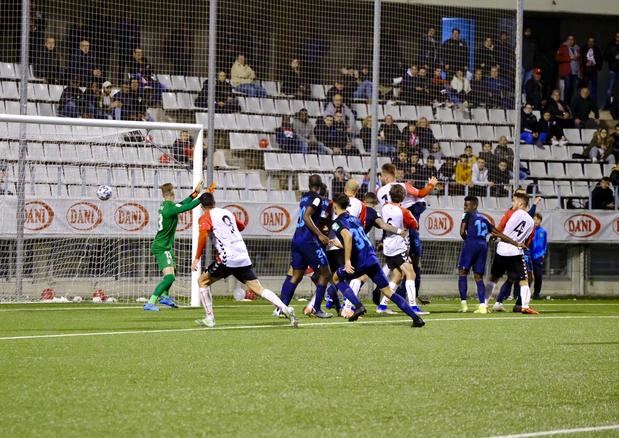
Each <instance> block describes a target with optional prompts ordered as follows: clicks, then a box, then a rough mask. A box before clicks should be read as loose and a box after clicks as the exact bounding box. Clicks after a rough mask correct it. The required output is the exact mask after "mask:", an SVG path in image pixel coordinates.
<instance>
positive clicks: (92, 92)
mask: <svg viewBox="0 0 619 438" xmlns="http://www.w3.org/2000/svg"><path fill="white" fill-rule="evenodd" d="M100 98H101V88H99V84H98V83H97V82H91V83H90V87H88V89H86V92H85V93H84V114H82V117H83V118H85V119H100V118H101V117H100V115H99V99H100Z"/></svg>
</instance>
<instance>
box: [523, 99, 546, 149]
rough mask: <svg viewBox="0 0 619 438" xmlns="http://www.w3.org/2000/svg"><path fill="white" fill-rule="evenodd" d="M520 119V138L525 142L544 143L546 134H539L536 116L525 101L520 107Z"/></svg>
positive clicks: (531, 107)
mask: <svg viewBox="0 0 619 438" xmlns="http://www.w3.org/2000/svg"><path fill="white" fill-rule="evenodd" d="M520 119H521V128H520V140H521V141H523V142H524V143H526V144H544V142H545V141H546V134H540V133H539V132H538V130H537V128H538V121H537V117H535V114H533V106H532V105H531V104H529V103H527V104H526V105H525V106H524V107H523V108H522V112H521V116H520Z"/></svg>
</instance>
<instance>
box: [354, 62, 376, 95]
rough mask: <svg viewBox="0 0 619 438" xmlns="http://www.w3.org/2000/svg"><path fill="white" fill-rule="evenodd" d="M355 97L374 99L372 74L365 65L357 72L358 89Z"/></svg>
mask: <svg viewBox="0 0 619 438" xmlns="http://www.w3.org/2000/svg"><path fill="white" fill-rule="evenodd" d="M353 97H354V98H355V99H365V100H370V99H372V75H371V74H370V70H369V69H368V68H367V67H363V68H361V69H360V70H359V72H358V74H357V89H356V90H355V92H354V93H353Z"/></svg>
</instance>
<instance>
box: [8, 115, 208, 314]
mask: <svg viewBox="0 0 619 438" xmlns="http://www.w3.org/2000/svg"><path fill="white" fill-rule="evenodd" d="M20 125H22V126H23V127H25V129H22V130H21V137H20ZM0 138H1V139H2V140H1V141H0V156H1V157H2V165H3V169H4V179H3V181H2V182H1V184H2V189H3V193H4V195H3V196H0V206H1V208H0V211H1V213H0V214H1V219H0V233H1V245H2V246H1V249H0V252H1V254H2V257H3V260H2V265H3V269H4V271H5V272H4V275H3V278H5V281H4V282H1V283H0V295H1V297H2V299H3V300H10V299H14V298H19V299H20V300H32V299H39V297H40V296H41V294H42V292H43V291H46V292H47V296H50V297H51V296H52V294H51V292H52V291H53V293H54V294H55V296H56V297H62V296H68V297H75V296H81V297H91V296H93V294H95V293H96V292H98V294H101V292H103V294H105V295H106V296H108V297H116V298H123V299H129V300H131V301H135V299H137V298H140V297H148V296H149V295H150V293H151V291H152V289H153V288H154V285H155V284H156V282H157V281H159V279H160V275H161V274H160V272H159V271H158V268H157V264H156V263H155V260H154V258H153V257H152V255H151V254H150V250H149V246H150V243H151V241H152V240H153V238H154V236H155V234H156V233H157V225H158V208H159V205H160V204H161V202H162V200H163V199H162V196H161V192H160V190H159V187H160V186H161V185H162V184H164V183H172V184H174V187H175V189H176V190H175V193H176V200H178V201H179V202H180V200H182V199H183V198H185V197H186V196H188V195H189V194H190V193H191V192H192V190H193V187H194V186H195V185H196V184H197V182H198V181H199V180H201V179H202V178H203V146H202V144H203V128H202V125H197V124H181V123H155V122H152V123H151V122H117V121H108V120H87V119H69V118H57V117H36V116H10V115H0ZM20 138H21V139H22V141H21V142H20ZM22 146H23V149H22ZM20 149H21V150H20ZM20 165H21V167H22V169H23V171H22V172H20ZM20 183H21V184H20ZM20 185H22V187H23V190H24V198H23V199H24V203H23V212H24V216H23V227H22V224H21V221H20V220H19V217H18V215H16V212H17V211H18V209H19V208H21V207H22V205H21V203H20V200H19V196H18V194H19V191H20ZM192 213H193V214H192ZM198 218H199V211H196V210H194V211H193V212H192V211H189V212H186V213H183V214H181V215H180V216H179V218H178V226H177V230H176V243H175V247H174V251H175V254H176V276H177V282H176V284H175V286H174V290H173V293H174V294H175V295H176V296H177V297H179V298H181V301H186V302H188V301H189V298H190V297H191V296H192V294H191V293H192V289H193V288H195V287H196V286H195V284H196V282H195V281H192V275H194V276H195V275H197V274H196V273H193V274H192V272H191V270H190V265H191V260H192V256H193V251H194V249H195V247H196V242H197V236H198V223H197V220H198ZM20 228H21V229H22V230H23V245H22V243H21V237H20ZM20 247H22V248H23V257H21V258H20V257H17V255H18V252H19V251H20ZM193 280H195V278H194V279H193ZM195 292H196V293H195V294H194V300H193V304H194V305H196V304H199V303H198V301H197V298H198V296H197V290H196V291H195ZM183 297H184V298H185V300H183V299H182V298H183Z"/></svg>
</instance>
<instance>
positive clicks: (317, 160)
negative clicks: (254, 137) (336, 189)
mask: <svg viewBox="0 0 619 438" xmlns="http://www.w3.org/2000/svg"><path fill="white" fill-rule="evenodd" d="M390 161H391V160H390V158H389V157H378V168H380V167H381V166H382V165H383V164H384V163H389V162H390ZM337 167H343V168H344V169H346V170H348V172H351V173H363V174H365V173H367V171H368V169H369V168H370V167H371V157H369V156H348V157H347V156H345V155H314V154H307V155H303V154H287V153H272V152H267V153H265V154H264V170H266V171H268V172H303V171H309V172H312V171H314V172H334V171H335V169H336V168H337Z"/></svg>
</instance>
